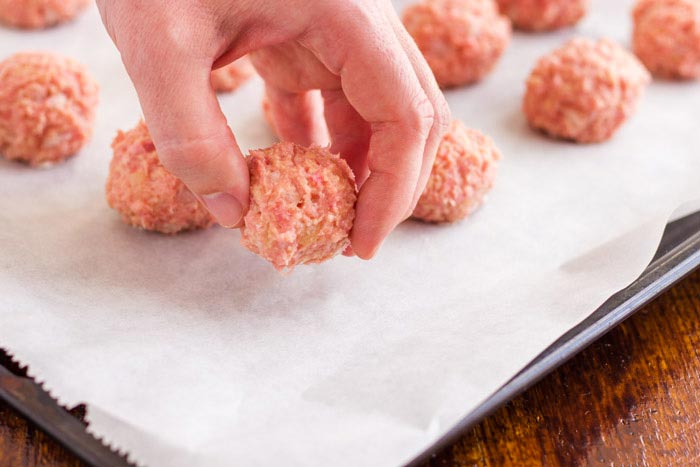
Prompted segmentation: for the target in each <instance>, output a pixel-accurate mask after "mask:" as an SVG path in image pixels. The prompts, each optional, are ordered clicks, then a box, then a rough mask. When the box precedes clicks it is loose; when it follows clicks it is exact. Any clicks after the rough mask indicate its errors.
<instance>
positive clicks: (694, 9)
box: [632, 0, 700, 79]
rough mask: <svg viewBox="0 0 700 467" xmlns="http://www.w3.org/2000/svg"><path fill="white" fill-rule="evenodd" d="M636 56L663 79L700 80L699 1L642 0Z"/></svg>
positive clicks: (636, 13) (634, 39)
mask: <svg viewBox="0 0 700 467" xmlns="http://www.w3.org/2000/svg"><path fill="white" fill-rule="evenodd" d="M633 16H634V34H633V37H632V42H633V44H634V53H635V54H636V55H637V57H639V59H640V60H641V61H642V63H644V65H645V66H646V67H647V68H648V69H649V71H651V73H652V74H654V75H656V76H660V77H664V78H675V79H700V0H640V1H638V2H637V4H636V6H635V8H634V13H633Z"/></svg>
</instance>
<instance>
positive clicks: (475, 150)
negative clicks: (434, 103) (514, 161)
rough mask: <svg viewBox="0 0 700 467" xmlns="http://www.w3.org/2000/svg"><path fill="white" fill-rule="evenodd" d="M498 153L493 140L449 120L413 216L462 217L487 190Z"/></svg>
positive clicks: (444, 219) (429, 219) (427, 218)
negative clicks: (448, 125) (447, 128)
mask: <svg viewBox="0 0 700 467" xmlns="http://www.w3.org/2000/svg"><path fill="white" fill-rule="evenodd" d="M500 159H501V153H500V151H499V150H498V148H497V147H496V145H495V144H494V142H493V140H492V139H491V138H489V137H488V136H485V135H484V134H483V133H481V132H480V131H477V130H472V129H469V128H466V127H465V126H464V125H463V124H462V122H460V121H459V120H453V121H452V124H451V125H450V129H449V131H448V132H447V134H446V135H445V136H444V137H443V138H442V141H441V142H440V146H439V148H438V152H437V156H436V157H435V163H434V164H433V170H432V172H431V173H430V178H429V179H428V185H427V186H426V187H425V191H423V194H422V195H421V197H420V200H418V204H417V205H416V209H415V210H414V211H413V217H416V218H418V219H421V220H424V221H427V222H455V221H458V220H461V219H464V218H465V217H467V216H468V215H469V214H471V213H472V212H474V211H475V210H476V209H477V208H478V207H479V206H481V204H482V203H483V202H484V196H485V195H486V193H488V192H489V190H491V187H492V186H493V182H494V179H495V178H496V169H497V168H498V161H499V160H500Z"/></svg>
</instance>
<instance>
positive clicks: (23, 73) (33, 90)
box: [0, 52, 99, 166]
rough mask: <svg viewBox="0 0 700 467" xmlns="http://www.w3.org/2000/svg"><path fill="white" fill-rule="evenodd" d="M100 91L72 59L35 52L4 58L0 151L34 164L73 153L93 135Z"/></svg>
mask: <svg viewBox="0 0 700 467" xmlns="http://www.w3.org/2000/svg"><path fill="white" fill-rule="evenodd" d="M98 92H99V87H98V85H97V82H96V81H95V80H94V79H93V78H92V76H90V74H89V73H88V71H87V70H86V69H85V68H84V67H83V66H82V65H80V64H79V63H77V62H76V61H74V60H72V59H70V58H66V57H62V56H60V55H55V54H50V53H43V52H31V53H19V54H16V55H12V56H10V57H9V58H7V59H6V60H4V61H3V62H0V155H3V156H4V157H6V158H7V159H10V160H16V161H22V162H26V163H28V164H30V165H33V166H37V165H44V164H51V163H56V162H60V161H63V160H65V159H67V158H68V157H70V156H72V155H74V154H75V153H77V152H78V151H79V150H80V149H81V148H82V147H83V146H84V145H85V143H86V142H87V141H88V140H89V139H90V137H91V136H92V130H93V125H94V121H95V111H96V108H97V101H98Z"/></svg>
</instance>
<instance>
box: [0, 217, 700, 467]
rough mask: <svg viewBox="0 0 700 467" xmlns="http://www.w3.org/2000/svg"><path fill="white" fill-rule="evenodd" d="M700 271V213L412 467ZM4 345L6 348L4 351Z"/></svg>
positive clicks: (43, 422)
mask: <svg viewBox="0 0 700 467" xmlns="http://www.w3.org/2000/svg"><path fill="white" fill-rule="evenodd" d="M698 266H700V212H697V213H695V214H691V215H689V216H686V217H684V218H682V219H679V220H677V221H674V222H671V223H670V224H669V225H668V226H667V227H666V230H665V232H664V236H663V239H662V240H661V244H660V246H659V249H658V251H657V253H656V256H655V257H654V259H653V260H652V262H651V264H650V265H649V266H648V267H647V269H646V270H645V271H644V273H642V275H641V276H640V277H639V278H638V279H637V280H636V281H635V282H634V283H632V284H631V285H630V286H629V287H627V288H625V289H624V290H621V291H620V292H618V293H617V294H615V295H613V296H612V297H611V298H610V299H608V301H606V302H605V303H604V304H603V305H602V306H601V307H600V308H598V309H597V310H596V311H595V312H594V313H593V314H591V315H590V316H589V317H588V318H586V319H585V320H583V321H582V322H581V323H579V324H578V325H577V326H576V327H574V328H573V329H571V330H570V331H569V332H567V333H566V334H564V335H563V336H562V337H561V338H559V339H558V340H557V341H556V342H555V343H554V344H552V345H551V346H550V347H549V348H547V349H546V350H545V351H544V352H542V353H541V354H540V355H539V356H538V357H537V358H536V359H535V360H533V361H532V362H531V363H530V364H529V365H528V366H527V367H525V368H524V369H523V370H522V371H521V372H520V373H518V374H517V375H516V376H515V377H513V379H511V380H510V381H508V382H507V383H506V384H505V385H503V386H502V387H501V388H500V389H498V390H497V391H496V392H495V393H493V394H492V395H491V396H490V397H489V398H487V399H486V400H485V401H484V402H483V403H482V404H481V405H479V407H477V408H476V409H475V410H473V411H472V412H471V413H469V414H468V415H467V416H466V417H465V418H463V419H462V420H461V421H460V422H459V423H458V424H457V425H456V426H455V427H454V428H452V429H451V430H450V431H449V432H448V433H447V434H446V435H445V436H443V437H442V438H440V439H439V440H438V441H437V442H435V443H434V444H433V445H432V446H430V448H428V449H426V450H425V451H424V452H423V453H421V454H420V455H419V456H417V457H416V458H415V459H413V460H412V461H411V462H410V463H409V464H407V465H408V466H409V467H413V466H418V465H421V464H422V463H424V462H425V461H426V460H427V459H428V458H430V456H431V455H433V454H434V453H436V452H437V451H439V450H441V449H442V448H444V447H445V446H447V445H449V444H451V443H452V442H454V441H456V440H457V438H459V437H460V435H462V434H463V433H464V432H465V431H466V430H468V429H469V428H471V427H473V426H474V425H475V424H476V423H478V422H479V421H480V420H481V419H483V418H484V417H486V416H487V415H488V414H490V413H491V412H493V411H494V410H496V409H497V408H499V407H500V406H502V405H503V404H505V403H506V402H508V401H509V400H510V399H512V398H513V397H515V396H516V395H518V394H519V393H521V392H523V391H525V390H526V389H527V388H529V387H530V386H532V385H533V384H535V383H536V382H537V381H539V380H540V379H542V378H543V377H544V376H546V375H547V374H549V373H550V372H551V371H553V370H554V369H556V368H557V367H559V366H560V365H561V364H563V363H564V362H566V361H567V360H568V359H570V358H571V357H573V356H574V355H576V354H577V353H578V352H580V351H581V350H583V349H584V348H585V347H587V346H588V345H589V344H591V343H592V342H593V341H595V340H596V339H598V338H600V337H601V336H602V335H604V334H605V333H607V332H608V331H609V330H610V329H612V328H613V327H615V326H617V325H618V324H619V323H621V322H622V321H623V320H625V319H626V318H628V317H629V316H630V315H632V314H633V313H634V312H635V311H637V310H639V309H640V308H641V307H642V306H643V305H644V304H646V303H648V302H649V301H650V300H652V299H653V298H654V297H656V296H658V295H659V294H660V293H661V292H663V291H664V290H666V289H667V288H668V287H670V286H671V285H673V284H674V283H675V282H677V281H678V280H680V279H681V278H683V277H684V276H685V275H687V274H688V273H690V272H691V271H692V270H693V269H695V268H696V267H698ZM1 345H2V343H0V347H1ZM0 363H2V359H0ZM10 366H11V365H10ZM10 370H12V368H10ZM0 376H3V377H4V378H5V379H6V380H7V379H12V378H16V381H12V384H11V388H13V389H14V390H12V391H7V390H2V387H0V399H2V400H4V401H5V402H7V403H8V404H9V405H10V406H12V407H14V408H15V409H16V410H18V411H19V412H20V413H22V414H23V415H24V416H25V417H27V418H28V419H29V420H31V421H32V422H34V423H35V424H36V425H37V426H39V427H41V428H42V429H44V431H46V432H47V433H48V434H49V435H50V436H52V437H54V438H55V439H56V440H57V441H58V442H59V443H61V444H62V445H63V446H64V447H65V448H66V449H68V450H70V451H71V452H73V453H74V454H75V455H76V456H78V457H79V458H80V459H81V460H83V461H84V462H85V463H87V464H88V465H96V466H111V465H115V466H116V465H119V466H124V465H128V461H127V460H126V458H125V456H124V455H123V454H119V453H115V452H113V451H111V450H110V449H106V448H105V446H104V445H103V444H102V443H101V442H100V441H98V440H97V439H95V438H93V437H92V436H91V435H90V434H89V433H87V432H86V431H85V429H84V426H83V425H82V424H81V423H80V422H78V421H77V420H76V419H75V418H73V416H72V415H71V414H70V413H69V412H68V411H66V410H64V409H63V408H62V407H60V406H59V405H58V404H57V403H56V402H55V400H53V399H50V398H49V396H48V394H47V393H45V392H44V391H43V389H42V388H41V387H40V386H39V385H37V384H36V383H35V382H33V381H31V380H29V379H27V378H25V377H23V376H22V375H21V374H18V373H17V371H14V372H13V371H1V370H0ZM23 380H24V381H23ZM88 410H89V407H88ZM47 414H48V416H47Z"/></svg>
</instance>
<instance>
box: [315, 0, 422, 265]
mask: <svg viewBox="0 0 700 467" xmlns="http://www.w3.org/2000/svg"><path fill="white" fill-rule="evenodd" d="M345 6H346V8H347V11H346V12H343V13H345V14H338V12H335V14H334V15H331V17H330V18H329V19H328V20H327V21H326V22H325V24H324V27H323V30H319V31H316V33H317V34H316V35H313V34H312V35H310V38H309V40H308V42H309V43H308V44H307V46H309V47H310V48H311V49H312V50H313V51H314V52H315V53H316V54H317V56H318V58H319V60H321V61H322V62H323V63H324V64H325V65H326V66H327V67H328V69H329V70H331V71H332V72H334V73H336V74H337V75H339V76H340V77H341V86H342V89H343V92H344V93H345V95H346V97H347V99H348V102H350V104H351V105H352V106H353V107H354V108H355V109H356V110H357V112H358V113H359V114H360V116H361V117H362V118H363V119H364V120H366V121H367V122H368V123H369V124H370V126H371V139H370V144H369V151H368V156H367V157H368V160H367V162H368V166H369V170H370V176H369V178H368V179H367V181H366V182H365V183H364V185H363V186H362V188H361V190H360V194H359V197H358V200H357V214H356V219H355V225H354V227H353V231H352V233H351V236H350V240H351V242H352V246H353V250H354V251H355V253H356V254H357V255H358V256H359V257H361V258H363V259H370V258H372V257H373V256H374V255H375V253H376V252H377V250H378V249H379V247H380V246H381V244H382V242H383V241H384V239H385V238H386V237H387V236H388V235H389V233H391V231H392V230H393V229H394V228H395V227H396V226H397V225H398V224H399V223H400V222H402V221H403V220H404V219H406V218H407V217H408V216H409V215H410V209H411V203H412V200H413V198H414V195H415V191H416V189H417V185H418V178H419V176H420V173H421V167H422V165H423V153H424V151H425V147H426V142H427V139H428V135H429V133H430V130H431V128H432V127H433V123H434V118H435V109H434V108H433V105H432V104H431V102H430V100H429V99H428V97H427V96H426V94H425V92H424V90H423V88H422V87H421V84H420V81H419V79H418V77H417V76H416V73H415V70H414V69H413V66H412V64H411V62H410V60H409V58H408V56H407V55H406V53H405V51H404V49H403V47H402V46H401V43H400V42H399V40H398V38H397V37H396V34H395V33H394V30H393V28H392V26H391V24H390V23H389V21H388V19H387V18H386V17H385V15H384V13H383V12H382V11H366V9H365V8H366V7H363V6H358V5H355V4H354V2H348V3H347V4H346V5H345ZM378 10H379V9H378ZM315 39H320V40H315ZM338 57H340V58H339V59H338Z"/></svg>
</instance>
